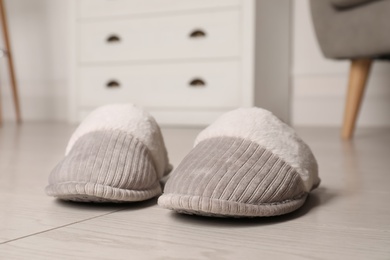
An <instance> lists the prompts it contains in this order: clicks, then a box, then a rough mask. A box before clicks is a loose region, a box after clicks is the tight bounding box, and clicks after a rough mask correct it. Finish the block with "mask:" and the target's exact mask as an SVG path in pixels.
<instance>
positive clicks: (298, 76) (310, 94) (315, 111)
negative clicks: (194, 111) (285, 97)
mask: <svg viewBox="0 0 390 260" xmlns="http://www.w3.org/2000/svg"><path fill="white" fill-rule="evenodd" d="M5 3H6V7H7V12H8V20H9V27H10V28H9V29H10V32H11V42H12V46H13V51H14V58H15V65H16V73H17V78H18V83H19V92H20V98H21V105H22V114H23V118H24V119H25V120H26V121H31V120H66V118H67V53H68V52H67V1H66V0H6V1H5ZM293 6H294V7H293V15H294V21H293V22H294V23H293V33H292V35H293V46H292V53H293V57H292V58H293V64H292V77H291V80H292V90H293V91H292V95H293V96H292V122H293V123H294V125H328V126H340V125H341V121H342V116H343V110H344V99H345V93H346V86H347V75H348V68H349V63H348V62H346V61H332V60H327V59H324V58H323V56H322V54H321V52H320V50H319V47H318V44H317V41H316V39H315V35H314V30H313V26H312V22H311V18H310V12H309V5H308V1H307V0H294V5H293ZM5 65H6V64H5V62H4V60H3V61H1V62H0V73H1V74H0V83H1V85H0V89H1V92H2V98H1V101H2V102H3V104H2V105H3V109H4V111H3V112H4V117H5V119H9V120H13V119H14V113H13V107H12V99H11V93H10V86H9V80H8V75H7V73H6V72H7V71H6V68H5ZM367 90H368V91H367V93H366V96H365V99H364V102H363V106H362V111H361V115H360V118H359V121H358V124H359V125H361V126H362V125H363V126H379V125H387V126H389V125H390V63H384V62H376V63H375V65H374V67H373V70H372V75H371V77H370V80H369V82H368V89H367Z"/></svg>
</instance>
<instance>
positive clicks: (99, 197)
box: [46, 104, 171, 202]
mask: <svg viewBox="0 0 390 260" xmlns="http://www.w3.org/2000/svg"><path fill="white" fill-rule="evenodd" d="M170 170H171V166H170V164H169V163H168V156H167V151H166V148H165V145H164V141H163V138H162V135H161V131H160V128H159V127H158V125H157V123H156V121H155V120H154V119H153V118H152V117H151V116H150V115H149V114H148V113H146V112H145V111H143V110H142V109H140V108H137V107H135V106H133V105H130V104H125V105H109V106H104V107H100V108H98V109H96V110H95V111H93V112H92V113H91V114H90V115H89V116H88V117H87V118H86V119H85V120H84V121H83V122H82V123H81V125H80V126H79V127H78V128H77V129H76V131H75V132H74V134H73V135H72V137H71V139H70V141H69V144H68V147H67V149H66V154H65V158H64V159H63V160H62V161H61V162H60V163H59V164H58V165H57V166H56V167H55V168H54V169H53V171H52V172H51V174H50V177H49V185H48V186H47V187H46V193H47V194H48V195H49V196H54V197H57V198H59V199H64V200H73V201H84V202H127V201H141V200H146V199H149V198H152V197H155V196H157V195H160V194H161V192H162V189H161V185H160V179H161V178H162V177H163V176H165V175H166V174H168V173H169V171H170Z"/></svg>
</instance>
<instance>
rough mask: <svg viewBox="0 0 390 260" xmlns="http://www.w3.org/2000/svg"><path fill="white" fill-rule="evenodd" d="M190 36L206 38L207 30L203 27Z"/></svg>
mask: <svg viewBox="0 0 390 260" xmlns="http://www.w3.org/2000/svg"><path fill="white" fill-rule="evenodd" d="M189 37H190V38H205V37H206V32H205V31H203V30H201V29H196V30H193V31H192V32H191V33H190V35H189Z"/></svg>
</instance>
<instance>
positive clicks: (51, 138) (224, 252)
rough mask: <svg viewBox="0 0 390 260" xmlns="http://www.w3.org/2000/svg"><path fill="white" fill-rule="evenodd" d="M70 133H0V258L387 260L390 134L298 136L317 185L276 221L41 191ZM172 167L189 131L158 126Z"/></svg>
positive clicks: (10, 128)
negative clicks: (348, 138) (310, 156)
mask: <svg viewBox="0 0 390 260" xmlns="http://www.w3.org/2000/svg"><path fill="white" fill-rule="evenodd" d="M73 130H74V127H72V126H68V125H65V124H54V123H53V124H43V123H41V124H39V123H36V124H24V125H22V126H21V127H16V126H14V125H10V124H8V125H5V126H3V127H2V128H0V259H390V191H389V190H390V189H389V187H390V129H365V130H359V131H358V133H357V136H356V138H355V140H354V141H353V142H343V141H341V140H340V139H339V137H338V131H336V130H335V129H314V128H311V129H300V130H299V133H300V134H301V136H302V137H303V138H304V139H305V140H306V141H307V142H308V143H309V145H310V146H311V147H312V149H313V152H314V154H315V155H316V157H317V159H318V162H319V166H320V176H321V178H322V184H321V186H320V188H319V189H317V190H316V191H314V192H313V193H312V194H311V196H310V197H309V199H308V201H307V202H306V204H305V205H304V206H303V207H302V208H301V209H299V210H298V211H296V212H294V213H292V214H288V215H285V216H280V217H273V218H256V219H214V218H205V217H195V216H186V215H178V214H175V213H172V212H170V211H168V210H164V209H161V208H159V207H158V206H157V205H156V200H155V199H153V200H150V201H147V202H141V203H134V204H119V205H118V204H116V205H93V204H92V205H91V204H76V203H66V202H60V201H56V200H54V199H53V198H50V197H47V196H46V195H45V194H44V187H45V185H46V183H47V176H48V174H49V172H50V170H51V168H52V167H53V166H54V165H55V164H56V163H57V162H58V161H59V160H60V159H61V157H62V156H63V153H64V149H65V146H66V143H67V141H68V138H69V137H70V135H71V133H72V131H73ZM163 132H164V136H165V141H166V143H167V146H168V150H169V154H170V158H171V161H172V162H173V164H174V165H177V164H178V163H179V162H180V160H181V159H182V158H183V156H184V155H185V154H186V153H187V152H188V151H189V149H190V148H191V145H192V142H193V140H194V138H195V136H196V134H197V133H198V132H199V129H164V131H163Z"/></svg>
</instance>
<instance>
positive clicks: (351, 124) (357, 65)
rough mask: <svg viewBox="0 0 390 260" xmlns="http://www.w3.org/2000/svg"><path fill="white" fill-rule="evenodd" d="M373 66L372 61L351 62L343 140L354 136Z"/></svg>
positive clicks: (359, 60) (357, 60)
mask: <svg viewBox="0 0 390 260" xmlns="http://www.w3.org/2000/svg"><path fill="white" fill-rule="evenodd" d="M371 64H372V60H371V59H356V60H352V61H351V68H350V72H349V83H348V94H347V102H346V105H345V114H344V124H343V129H342V133H341V136H342V138H343V139H347V140H348V139H351V138H352V136H353V133H354V130H355V124H356V119H357V116H358V114H359V108H360V104H361V101H362V97H363V94H364V89H365V87H366V83H367V79H368V75H369V73H370V68H371Z"/></svg>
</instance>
